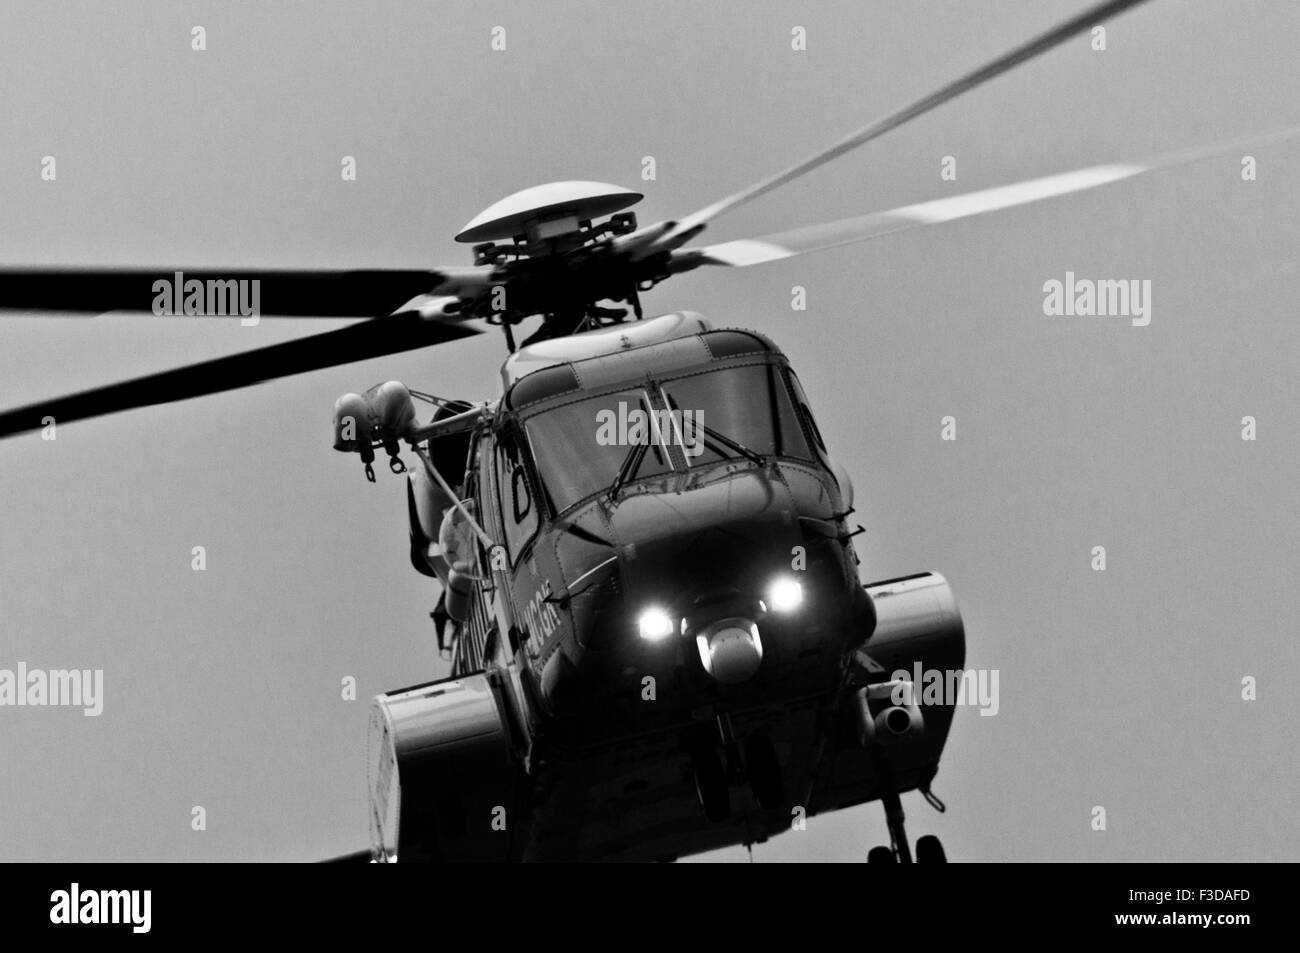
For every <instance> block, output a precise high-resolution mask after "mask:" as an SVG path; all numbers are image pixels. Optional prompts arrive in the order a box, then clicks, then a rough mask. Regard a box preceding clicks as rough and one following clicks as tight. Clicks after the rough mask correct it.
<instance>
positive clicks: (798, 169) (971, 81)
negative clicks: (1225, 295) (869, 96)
mask: <svg viewBox="0 0 1300 953" xmlns="http://www.w3.org/2000/svg"><path fill="white" fill-rule="evenodd" d="M1145 2H1146V0H1107V2H1105V3H1099V4H1097V5H1096V6H1094V7H1091V8H1089V9H1088V10H1085V11H1084V12H1083V13H1080V14H1078V15H1077V16H1074V17H1072V18H1071V19H1069V20H1066V21H1065V22H1064V23H1061V24H1060V25H1059V26H1056V27H1053V28H1052V29H1050V30H1048V31H1047V32H1046V33H1043V34H1041V35H1039V36H1037V37H1035V38H1034V39H1032V40H1029V41H1028V42H1026V43H1023V44H1021V45H1020V46H1018V47H1016V48H1015V49H1013V50H1011V51H1010V52H1009V53H1005V54H1003V55H1002V56H1000V57H998V58H997V59H995V60H992V61H991V62H989V63H986V64H985V65H984V66H981V67H980V68H979V69H976V70H974V71H972V72H970V73H967V74H966V75H965V76H962V77H961V78H959V79H956V80H953V81H952V82H951V83H949V84H948V85H946V86H944V87H943V88H942V89H939V90H937V91H936V92H933V93H931V94H930V95H929V96H926V97H924V98H922V99H918V100H916V101H915V102H913V103H910V104H909V105H907V106H904V107H902V108H901V109H897V110H895V111H894V112H892V113H889V114H888V115H887V116H883V117H881V118H880V119H877V120H876V121H875V122H873V123H871V124H870V125H868V126H864V127H863V128H861V129H859V130H858V131H857V132H854V133H852V134H851V135H849V136H847V137H845V138H844V139H841V140H840V141H839V142H837V143H835V145H833V146H831V147H830V148H829V149H826V150H824V151H822V152H819V153H817V154H816V155H813V156H809V157H808V158H807V159H804V160H803V161H802V162H799V163H796V164H795V165H792V166H790V168H788V169H786V170H784V171H783V172H778V173H777V174H776V175H773V176H770V177H768V178H766V179H763V180H762V181H760V182H756V183H755V184H753V185H751V186H749V187H748V188H746V189H742V190H741V191H739V192H736V193H734V194H732V195H728V196H727V197H726V198H723V199H719V200H718V201H717V202H714V203H713V204H712V205H708V206H705V207H704V208H702V209H700V210H699V211H696V212H692V213H691V214H690V215H687V216H686V217H685V218H683V219H681V220H679V221H678V222H676V223H675V224H672V225H670V227H669V228H668V229H667V231H666V232H665V233H664V234H662V235H661V236H659V237H657V238H654V239H651V240H642V241H639V242H638V241H629V242H627V244H636V246H637V247H636V249H635V251H634V252H633V256H634V258H638V259H639V258H643V257H645V256H647V255H651V254H654V253H656V252H664V251H670V250H672V249H675V248H680V247H681V246H682V245H684V244H686V242H688V241H690V240H691V239H692V238H694V237H695V236H696V235H698V234H699V233H700V232H701V231H703V230H704V227H705V226H706V225H707V224H708V223H709V222H711V221H712V220H713V219H715V218H717V217H718V216H719V215H721V214H722V213H724V212H727V211H730V210H731V209H733V208H736V207H738V206H740V205H744V204H745V203H747V202H750V201H753V200H754V199H756V198H758V197H759V196H760V195H764V194H766V193H768V192H770V191H772V190H773V189H776V188H779V187H780V186H782V185H785V184H786V183H788V182H792V181H794V180H795V179H797V178H799V177H800V176H801V175H804V174H805V173H807V172H811V171H812V170H813V169H816V168H818V167H819V166H822V165H825V164H826V163H827V162H830V161H831V160H832V159H836V158H838V157H840V156H842V155H844V154H845V153H846V152H851V151H852V150H854V149H856V148H857V147H858V146H860V145H863V144H864V143H867V142H870V141H871V140H872V139H876V138H878V137H880V136H883V135H884V134H885V133H887V132H889V131H891V130H893V129H897V128H898V127H899V126H902V125H903V124H905V123H907V122H910V121H911V120H913V119H915V118H916V117H917V116H920V115H922V114H924V113H927V112H929V111H930V110H931V109H934V108H935V107H936V106H941V105H943V104H944V103H946V102H948V100H950V99H955V98H956V97H958V96H960V95H961V94H962V93H964V92H966V91H967V90H971V89H974V88H975V87H977V86H980V85H982V84H983V83H986V82H988V81H989V80H991V79H993V78H995V77H997V76H1000V75H1002V74H1003V73H1005V72H1007V71H1008V70H1010V69H1012V68H1013V67H1016V66H1019V65H1020V64H1021V63H1024V62H1025V61H1027V60H1030V59H1033V58H1034V57H1035V56H1038V55H1039V54H1040V53H1045V52H1047V51H1048V50H1050V49H1052V48H1053V47H1055V46H1059V45H1060V44H1061V43H1064V42H1065V41H1066V40H1068V39H1070V38H1071V37H1073V36H1075V35H1077V34H1079V33H1082V32H1084V31H1085V30H1088V29H1090V28H1092V27H1093V26H1096V25H1097V23H1098V21H1099V20H1103V19H1106V18H1107V17H1113V16H1115V15H1116V14H1120V13H1123V12H1124V11H1126V10H1128V9H1129V8H1131V7H1135V6H1137V5H1138V4H1140V3H1145ZM659 227H661V225H651V226H648V227H647V228H645V229H641V230H640V235H641V236H648V235H649V234H650V231H651V229H655V228H659ZM632 238H633V236H629V239H632Z"/></svg>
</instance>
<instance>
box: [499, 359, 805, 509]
mask: <svg viewBox="0 0 1300 953" xmlns="http://www.w3.org/2000/svg"><path fill="white" fill-rule="evenodd" d="M524 430H525V432H526V434H527V437H528V444H529V448H530V450H531V453H532V456H533V459H534V461H535V463H536V468H537V473H538V476H539V478H540V481H541V483H542V486H543V488H544V492H545V493H546V495H547V497H548V499H549V502H550V503H551V507H552V512H554V513H556V514H559V513H562V512H564V511H565V510H567V509H569V508H570V507H572V506H574V505H576V504H578V503H580V502H581V501H583V500H586V499H588V498H589V497H591V496H592V495H594V494H598V493H602V492H604V493H608V494H610V495H611V496H615V495H617V494H618V493H619V492H620V490H622V489H623V488H625V487H628V486H629V485H631V484H633V483H635V482H637V481H641V480H646V479H649V478H653V477H660V476H669V475H672V474H676V473H684V472H687V471H691V470H702V469H705V468H709V467H713V466H715V465H717V464H721V463H724V462H734V461H744V460H748V461H750V462H752V463H756V464H764V463H766V462H767V461H768V460H769V459H772V458H776V457H793V458H796V459H800V460H805V461H810V460H813V459H814V457H813V453H812V451H811V449H810V448H809V446H808V441H807V439H806V438H805V435H804V431H803V428H802V427H801V425H800V420H799V411H798V410H796V397H795V395H794V394H793V393H792V390H791V385H790V383H789V379H788V372H787V371H785V369H784V368H782V367H779V366H777V365H775V364H772V363H768V362H762V363H752V364H743V365H729V366H722V367H718V368H715V369H709V370H704V371H700V370H698V369H696V370H693V371H691V372H689V373H681V374H677V375H668V376H665V377H663V378H662V379H656V380H647V381H643V382H640V383H638V384H636V385H634V386H627V387H620V388H616V389H611V390H608V391H606V392H604V393H601V394H598V395H595V396H583V397H580V398H578V399H576V400H572V401H569V402H566V403H561V404H558V405H556V406H552V407H550V408H547V409H545V410H542V411H541V412H539V413H537V414H535V415H532V416H529V417H527V418H525V421H524ZM575 460H581V461H582V462H583V466H581V467H575V466H574V465H573V462H574V461H575Z"/></svg>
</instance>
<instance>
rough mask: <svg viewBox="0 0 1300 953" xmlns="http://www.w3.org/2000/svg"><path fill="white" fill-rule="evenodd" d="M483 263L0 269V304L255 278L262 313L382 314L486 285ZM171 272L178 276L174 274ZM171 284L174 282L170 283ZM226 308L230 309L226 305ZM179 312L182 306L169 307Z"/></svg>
mask: <svg viewBox="0 0 1300 953" xmlns="http://www.w3.org/2000/svg"><path fill="white" fill-rule="evenodd" d="M491 273H492V269H491V268H489V267H459V268H444V269H439V270H437V271H396V270H383V269H379V270H371V271H256V270H255V271H218V270H214V269H203V270H195V271H184V270H182V269H174V270H167V269H162V268H149V269H144V268H127V269H112V268H99V269H73V268H0V310H7V311H72V312H81V313H96V314H98V313H102V312H105V311H152V310H154V302H155V299H157V298H158V297H159V294H160V291H159V290H155V288H154V283H155V282H158V281H166V282H168V285H167V290H166V291H165V292H162V293H163V294H165V297H164V302H165V303H166V304H167V305H171V304H172V303H173V302H177V303H183V302H184V299H185V286H186V285H188V283H189V282H190V281H194V280H197V281H199V282H201V283H202V287H203V289H204V300H209V299H210V297H211V296H212V295H213V293H214V292H213V291H209V290H208V289H209V282H214V283H215V282H221V283H222V284H220V285H216V286H215V288H214V291H215V290H216V289H226V290H225V291H223V292H222V294H223V298H228V299H229V300H231V301H235V300H239V299H238V298H235V297H234V289H237V288H238V287H239V286H238V285H234V286H232V285H228V284H226V283H228V282H231V281H236V282H242V281H257V282H258V285H257V288H258V291H257V311H258V313H259V314H260V315H261V316H263V317H272V316H280V317H295V318H304V317H322V318H374V317H380V316H381V315H386V314H390V313H391V312H393V311H395V310H397V308H399V307H400V306H401V305H402V304H403V303H404V302H406V301H409V300H410V299H411V298H413V297H415V296H416V295H418V294H426V293H427V294H444V295H448V294H455V295H464V294H470V293H474V292H479V291H482V290H483V289H485V288H487V287H488V284H489V281H488V279H489V276H490V275H491ZM178 275H179V276H180V277H179V279H178ZM178 283H179V285H180V287H179V288H177V287H175V286H176V285H177V284H178ZM191 287H193V286H191ZM245 287H246V291H245V293H244V298H243V300H244V301H245V302H246V303H247V302H248V301H249V295H250V293H251V290H252V287H253V286H252V285H247V286H245ZM228 311H229V313H231V314H237V313H238V312H237V310H236V308H235V306H234V305H231V306H230V307H229V308H228ZM175 313H177V314H183V313H184V311H183V310H181V311H176V312H175Z"/></svg>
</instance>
